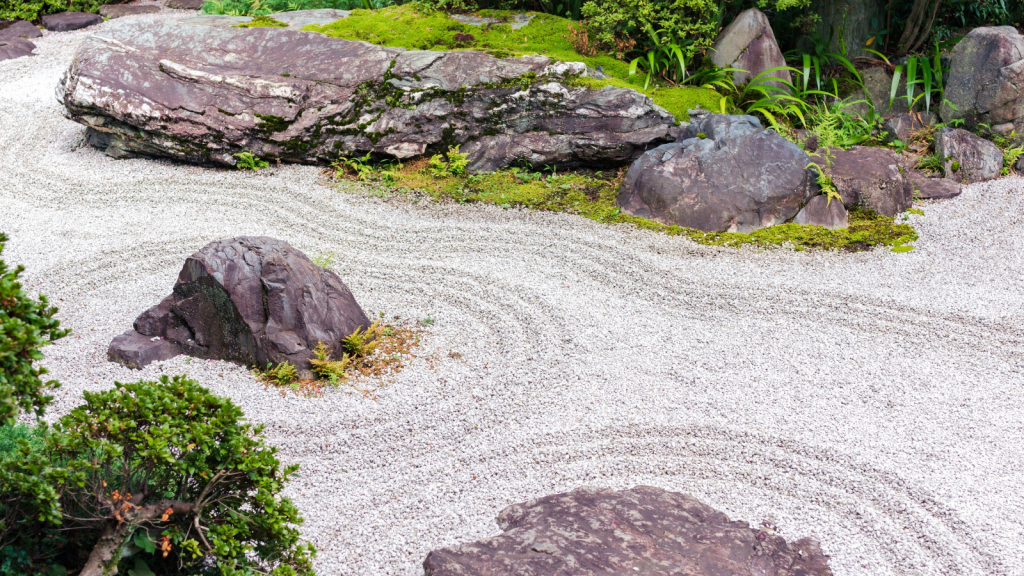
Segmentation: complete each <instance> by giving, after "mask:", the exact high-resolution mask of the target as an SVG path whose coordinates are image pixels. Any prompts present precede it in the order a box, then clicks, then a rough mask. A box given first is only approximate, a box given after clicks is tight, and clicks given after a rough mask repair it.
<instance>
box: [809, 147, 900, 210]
mask: <svg viewBox="0 0 1024 576" xmlns="http://www.w3.org/2000/svg"><path fill="white" fill-rule="evenodd" d="M829 154H830V155H831V157H832V159H831V164H832V165H831V167H830V168H828V174H829V176H830V177H831V178H832V183H833V184H835V185H836V189H837V190H838V191H839V194H840V195H841V196H842V197H843V205H844V206H846V207H847V208H852V207H853V206H857V205H863V206H866V207H867V208H870V209H871V210H874V211H875V212H878V213H879V214H883V215H885V216H895V215H897V214H899V213H900V212H903V211H904V210H906V209H907V208H910V206H911V203H912V202H913V190H912V188H911V186H910V181H909V180H907V179H906V178H904V177H903V171H902V170H901V169H900V168H901V165H902V163H901V161H900V158H899V156H897V154H896V153H895V152H893V151H892V150H889V149H887V148H876V147H866V146H854V147H853V148H851V149H849V150H842V149H839V148H832V149H830V151H829ZM817 162H818V164H820V165H822V166H824V161H823V160H817Z"/></svg>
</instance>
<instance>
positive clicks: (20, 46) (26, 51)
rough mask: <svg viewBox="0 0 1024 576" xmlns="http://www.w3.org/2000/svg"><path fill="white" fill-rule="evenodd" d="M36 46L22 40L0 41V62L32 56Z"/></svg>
mask: <svg viewBox="0 0 1024 576" xmlns="http://www.w3.org/2000/svg"><path fill="white" fill-rule="evenodd" d="M35 49H36V45H35V44H33V43H32V42H29V41H28V40H26V39H24V38H10V39H8V40H0V60H13V59H14V58H21V57H22V56H34V54H32V51H33V50H35Z"/></svg>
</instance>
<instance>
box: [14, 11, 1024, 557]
mask: <svg viewBox="0 0 1024 576" xmlns="http://www.w3.org/2000/svg"><path fill="white" fill-rule="evenodd" d="M179 14H180V15H174V16H171V15H169V12H164V13H161V14H159V15H156V16H152V17H164V18H166V17H182V16H187V15H189V14H188V13H179ZM104 26H106V24H104V25H100V26H97V27H96V28H93V29H90V30H87V31H83V32H76V33H65V34H47V36H46V37H44V38H41V39H40V40H38V41H37V45H38V47H39V49H38V51H37V52H38V55H37V56H34V57H32V58H23V59H20V60H12V61H6V62H0V230H2V231H4V232H6V233H8V234H9V235H10V236H11V241H10V243H9V244H8V247H7V250H6V252H5V254H4V256H5V259H7V260H8V261H9V262H17V263H22V264H25V265H26V266H27V267H28V271H27V273H26V278H27V280H28V288H29V290H30V291H31V292H37V291H39V292H42V293H45V294H47V295H49V296H50V297H51V298H52V300H53V301H54V302H55V303H56V304H58V305H59V306H60V307H61V312H60V318H61V320H62V322H63V323H64V325H65V326H67V327H70V328H72V329H73V330H74V335H73V336H71V337H69V338H67V339H65V340H63V341H61V342H59V343H58V344H57V345H55V346H53V347H50V348H48V349H47V350H46V355H47V359H46V365H47V366H48V367H49V368H50V369H51V370H52V373H53V376H55V377H56V378H58V379H59V380H60V381H61V382H62V383H63V388H62V389H61V390H60V391H59V392H58V393H57V401H56V406H55V408H54V409H53V410H52V411H51V414H50V417H51V418H54V417H56V416H58V415H60V414H63V413H65V412H67V411H68V410H69V409H71V408H72V407H73V406H75V405H77V404H78V403H79V402H80V399H81V392H82V391H83V390H100V389H104V388H108V387H110V386H111V384H112V382H113V381H114V380H121V381H134V380H137V379H140V378H155V377H156V376H158V375H159V374H161V373H167V374H171V373H181V372H185V373H187V374H189V375H190V376H192V377H194V378H196V379H198V380H199V381H200V382H201V383H202V384H203V385H205V386H208V387H210V388H211V389H212V390H214V391H215V392H217V393H219V394H223V395H226V396H228V397H230V398H232V399H233V400H234V401H236V402H238V403H239V404H240V405H241V406H242V408H243V409H244V410H245V412H246V414H247V415H248V416H249V418H250V419H252V420H253V421H256V422H262V423H265V424H266V425H267V435H268V436H269V439H270V441H271V442H272V443H274V444H276V445H278V446H280V448H281V454H282V457H283V459H284V460H285V461H287V462H298V463H299V464H301V466H302V468H301V476H300V478H298V479H297V480H296V481H295V482H293V483H292V484H291V485H290V487H289V488H288V490H287V493H288V495H290V496H291V497H293V498H294V499H295V501H296V503H297V504H298V506H299V507H300V509H301V510H302V512H303V514H304V515H305V517H306V524H305V525H304V527H303V533H304V534H305V536H306V537H307V538H309V539H310V540H311V541H313V542H314V543H315V544H316V546H317V548H318V549H319V550H320V554H319V556H318V559H317V568H318V571H319V572H320V573H321V574H359V575H362V574H374V575H376V574H399V575H413V574H420V573H422V568H421V567H420V563H421V562H422V560H423V558H424V556H425V555H426V553H427V552H428V551H430V550H431V549H434V548H437V547H441V546H450V545H454V544H457V543H460V542H466V541H470V540H476V539H478V538H481V537H485V536H488V535H493V534H496V533H498V528H497V526H496V524H495V523H494V520H493V519H494V517H495V515H496V514H497V512H498V511H499V510H500V509H501V508H503V507H505V506H507V505H509V504H512V503H515V502H519V501H522V500H526V499H529V498H533V497H537V496H542V495H545V494H550V493H553V492H559V491H565V490H570V489H572V488H575V487H577V486H580V485H595V486H608V487H612V488H626V487H630V486H634V485H636V484H650V485H654V486H660V487H663V488H666V489H670V490H678V491H682V492H688V493H690V494H693V495H694V496H696V497H697V498H700V499H701V500H703V501H705V502H707V503H708V504H710V505H712V506H714V507H716V508H719V509H721V510H723V511H725V512H726V513H728V514H729V515H730V516H731V517H733V518H735V519H742V520H746V521H748V522H750V523H752V524H755V525H756V524H758V523H760V522H761V521H762V520H769V521H771V522H773V523H774V524H776V525H778V527H779V530H780V531H781V533H782V535H783V536H785V537H786V538H787V539H796V538H799V537H803V536H809V535H813V536H816V537H818V538H819V539H820V540H821V542H822V546H823V548H824V550H825V552H826V553H827V554H830V555H831V556H832V566H833V568H834V570H835V573H836V574H837V575H839V576H851V575H858V574H883V575H908V574H929V575H930V574H934V575H943V576H947V575H951V574H978V575H981V574H985V575H992V574H998V575H1022V574H1024V555H1022V554H1021V552H1020V551H1021V550H1024V491H1022V490H1021V486H1022V485H1024V408H1022V407H1024V373H1022V364H1024V360H1022V358H1024V333H1022V326H1024V181H1022V180H1019V179H1006V180H1002V181H998V182H994V183H989V184H985V185H976V186H971V187H968V188H967V189H966V190H965V192H964V194H963V195H962V196H961V197H959V198H957V199H954V200H951V201H945V202H942V203H938V204H929V205H927V206H925V207H924V212H925V216H923V217H920V216H914V215H912V216H910V221H911V222H912V223H913V224H914V225H915V226H917V228H918V230H919V231H920V233H921V239H920V240H918V241H917V242H916V246H917V249H916V250H914V251H913V252H910V253H907V254H894V253H891V252H888V251H884V250H880V251H875V252H870V253H860V254H826V253H820V252H806V253H793V252H787V251H785V250H769V251H760V252H759V251H757V250H754V249H744V250H734V249H720V248H708V247H701V246H697V245H695V244H692V243H691V242H689V241H687V240H684V239H681V238H670V237H667V236H663V235H659V234H655V233H649V232H644V231H638V230H634V229H631V228H628V227H611V226H605V225H601V224H598V223H595V222H591V221H588V220H585V219H583V218H578V217H574V216H571V215H565V214H544V213H533V212H526V211H518V210H501V209H500V208H495V207H488V206H463V205H417V204H412V203H407V202H403V201H391V202H385V201H382V200H378V199H375V198H372V197H369V196H367V195H365V194H362V193H360V191H358V190H353V191H352V192H354V193H346V192H339V191H336V190H334V189H333V188H331V187H329V186H326V185H324V183H323V181H322V178H321V176H320V175H319V171H318V169H316V168H313V167H299V166H286V167H280V168H274V169H272V170H269V171H264V172H260V173H258V174H251V173H245V172H232V171H225V170H212V169H207V168H197V167H192V166H184V165H175V164H170V163H166V162H161V161H149V160H126V161H115V160H111V159H109V158H106V157H105V156H103V155H102V154H100V153H98V152H97V151H95V150H92V149H90V148H86V147H83V146H82V137H83V128H82V127H81V126H79V125H77V124H74V123H72V122H70V121H68V120H65V119H64V118H63V117H62V115H61V108H60V106H59V104H58V103H57V102H56V100H55V98H54V87H55V86H56V84H57V81H58V79H59V77H60V75H61V74H62V73H63V71H64V70H65V69H66V68H67V66H68V64H69V63H70V61H71V58H72V55H73V53H74V50H75V47H76V46H77V45H78V44H79V43H80V42H81V40H82V38H84V37H85V35H86V34H89V33H100V34H101V33H102V32H103V28H104ZM242 234H266V235H269V236H274V237H277V238H282V239H285V240H287V241H289V242H291V243H292V244H293V245H294V246H296V247H297V248H299V249H301V250H303V251H305V252H306V253H308V254H310V255H317V254H324V253H330V252H335V253H336V257H335V258H336V259H335V265H334V268H335V270H336V271H337V272H338V273H339V274H340V275H341V277H342V278H343V279H344V280H345V282H346V283H347V284H348V285H349V287H350V288H351V289H352V291H353V293H355V295H356V297H357V299H358V300H359V302H360V303H361V304H362V305H363V307H364V308H365V309H366V310H367V311H368V312H370V313H375V312H376V311H379V310H383V311H385V312H386V313H387V314H388V315H389V316H391V315H396V314H397V315H400V316H402V317H405V318H409V319H417V318H423V317H425V316H430V317H432V318H434V319H436V321H435V323H434V324H433V326H432V327H431V328H430V333H429V337H428V338H427V340H426V343H425V345H424V348H423V349H422V352H423V355H422V356H424V357H426V356H432V357H433V358H434V359H436V360H437V361H436V363H431V362H428V361H427V359H426V358H424V357H421V358H420V359H417V360H416V361H414V362H413V363H412V365H411V366H410V367H409V368H408V369H407V370H406V371H405V372H403V373H401V374H400V375H399V376H398V377H397V378H395V379H394V381H393V382H391V383H389V384H387V385H386V386H384V387H381V388H380V389H379V390H377V392H376V399H375V400H373V399H367V398H364V397H363V396H362V395H360V394H358V393H347V392H345V391H344V390H340V391H332V392H329V393H328V394H326V395H325V396H324V397H322V398H315V399H308V398H298V397H294V396H288V397H282V396H281V395H280V394H279V393H278V392H277V391H275V390H272V389H266V388H264V386H263V385H261V384H259V383H258V382H257V381H256V380H255V379H254V378H253V377H252V376H251V375H250V374H249V373H248V372H247V371H246V370H245V369H244V368H241V367H238V366H234V365H230V364H225V363H220V362H207V361H200V360H188V359H186V358H183V357H179V358H176V359H174V360H172V361H169V362H164V363H163V364H161V365H154V366H151V367H150V368H148V369H146V370H144V371H141V372H138V371H131V370H128V369H125V368H122V367H120V366H116V365H113V364H110V363H108V362H106V360H105V352H106V346H107V343H108V342H109V341H110V339H111V338H112V337H113V336H115V335H117V334H119V333H120V332H122V331H124V330H125V329H126V328H128V327H129V326H130V325H131V322H132V320H133V319H134V318H135V316H136V315H137V314H138V313H139V312H141V311H142V310H144V309H146V308H147V307H149V306H151V305H153V304H155V303H156V302H157V301H159V299H160V298H161V297H163V296H164V295H166V294H167V293H168V290H169V289H170V287H171V286H172V284H173V282H174V279H175V277H176V275H177V272H178V270H179V269H180V267H181V264H182V262H183V260H184V258H185V257H187V256H188V255H189V254H191V253H192V252H194V251H195V250H197V249H199V248H200V247H202V246H203V245H204V244H206V243H207V242H209V241H211V240H214V239H218V238H225V237H231V236H237V235H242ZM449 352H458V353H460V354H461V356H462V357H461V359H459V358H452V357H449Z"/></svg>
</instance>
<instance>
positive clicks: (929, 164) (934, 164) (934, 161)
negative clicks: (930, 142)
mask: <svg viewBox="0 0 1024 576" xmlns="http://www.w3.org/2000/svg"><path fill="white" fill-rule="evenodd" d="M944 163H945V160H944V159H943V158H942V156H940V155H939V154H938V153H933V154H929V155H927V156H925V157H923V158H921V160H919V161H918V163H917V166H915V168H917V169H918V170H920V171H922V172H931V173H934V174H943V173H944V172H945V169H944V168H943V164H944Z"/></svg>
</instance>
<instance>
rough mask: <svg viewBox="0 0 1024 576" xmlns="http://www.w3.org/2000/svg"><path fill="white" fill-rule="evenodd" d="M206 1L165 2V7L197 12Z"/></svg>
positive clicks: (178, 0) (173, 0)
mask: <svg viewBox="0 0 1024 576" xmlns="http://www.w3.org/2000/svg"><path fill="white" fill-rule="evenodd" d="M205 2H206V0H167V7H168V8H174V9H175V10H199V9H200V8H202V7H203V4H204V3H205Z"/></svg>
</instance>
